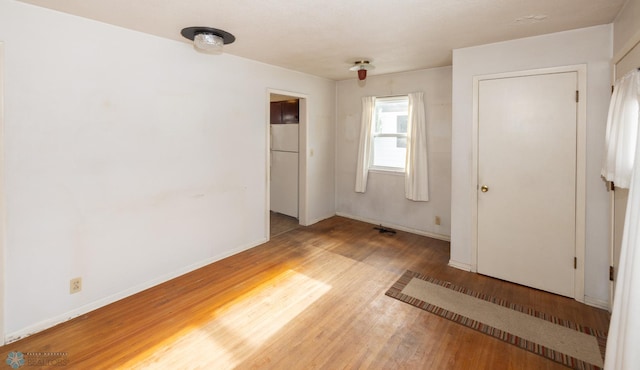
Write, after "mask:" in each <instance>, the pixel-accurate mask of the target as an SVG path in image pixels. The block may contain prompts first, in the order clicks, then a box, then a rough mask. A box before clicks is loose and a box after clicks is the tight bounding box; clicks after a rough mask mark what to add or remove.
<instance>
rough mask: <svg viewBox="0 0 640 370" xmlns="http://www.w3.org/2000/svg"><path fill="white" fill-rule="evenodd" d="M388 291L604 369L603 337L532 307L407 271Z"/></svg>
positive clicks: (546, 352) (572, 363)
mask: <svg viewBox="0 0 640 370" xmlns="http://www.w3.org/2000/svg"><path fill="white" fill-rule="evenodd" d="M386 295H388V296H389V297H393V298H396V299H398V300H400V301H403V302H406V303H409V304H411V305H413V306H416V307H418V308H421V309H423V310H425V311H428V312H431V313H433V314H436V315H438V316H441V317H444V318H446V319H449V320H451V321H454V322H457V323H459V324H461V325H464V326H467V327H469V328H472V329H475V330H478V331H480V332H482V333H485V334H487V335H490V336H492V337H495V338H498V339H500V340H503V341H505V342H507V343H511V344H513V345H516V346H518V347H520V348H523V349H526V350H528V351H530V352H533V353H536V354H538V355H540V356H543V357H546V358H548V359H550V360H553V361H556V362H559V363H561V364H563V365H565V366H568V367H571V368H574V369H580V370H583V369H584V370H595V369H601V368H602V367H603V363H604V360H603V359H604V353H605V345H606V341H607V338H606V335H604V334H603V333H602V332H599V331H597V330H594V329H591V328H587V327H584V326H581V325H578V324H575V323H573V322H570V321H566V320H562V319H559V318H557V317H554V316H551V315H548V314H545V313H543V312H539V311H536V310H533V309H531V308H527V307H523V306H520V305H516V304H513V303H509V302H507V301H505V300H503V299H499V298H495V297H491V296H488V295H485V294H480V293H477V292H473V291H470V290H468V289H465V288H463V287H459V286H456V285H453V284H451V283H449V282H444V281H439V280H436V279H434V278H431V277H428V276H425V275H421V274H419V273H417V272H413V271H408V270H407V271H406V272H405V273H404V275H402V277H401V278H400V279H399V280H398V281H397V282H396V283H395V284H394V285H393V286H392V287H391V288H390V289H389V290H388V291H387V292H386Z"/></svg>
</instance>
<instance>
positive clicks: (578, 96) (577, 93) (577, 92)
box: [576, 90, 580, 103]
mask: <svg viewBox="0 0 640 370" xmlns="http://www.w3.org/2000/svg"><path fill="white" fill-rule="evenodd" d="M578 102H580V91H578V90H576V103H578Z"/></svg>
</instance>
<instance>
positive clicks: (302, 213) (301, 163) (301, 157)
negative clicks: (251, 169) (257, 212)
mask: <svg viewBox="0 0 640 370" xmlns="http://www.w3.org/2000/svg"><path fill="white" fill-rule="evenodd" d="M266 94H267V96H266V114H265V117H266V119H265V121H266V137H265V140H266V176H265V189H266V191H265V234H266V240H267V241H268V240H270V239H271V233H270V231H269V230H270V227H271V219H270V216H269V212H270V210H271V114H270V112H271V94H278V95H286V96H291V97H293V98H297V99H299V100H300V104H299V109H300V113H299V116H300V122H299V123H298V223H299V224H300V225H302V226H307V225H308V215H307V193H308V191H307V155H306V153H307V122H308V120H309V115H308V109H307V107H308V105H309V96H308V95H306V94H301V93H297V92H294V91H287V90H280V89H272V88H268V89H267V92H266Z"/></svg>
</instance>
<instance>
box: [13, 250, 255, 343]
mask: <svg viewBox="0 0 640 370" xmlns="http://www.w3.org/2000/svg"><path fill="white" fill-rule="evenodd" d="M265 242H266V239H260V240H258V241H255V242H253V243H248V244H245V245H244V246H241V247H238V248H235V249H233V250H231V251H228V252H225V253H222V254H219V255H217V256H214V257H212V258H208V259H206V260H204V261H200V262H197V263H194V264H192V265H189V266H186V267H184V268H181V269H179V270H177V271H173V272H171V273H169V274H166V275H164V276H161V277H159V278H157V279H153V280H150V281H147V282H144V283H142V284H138V285H136V286H134V287H132V288H129V289H126V290H124V291H122V292H119V293H116V294H113V295H110V296H108V297H105V298H102V299H99V300H97V301H95V302H91V303H89V304H86V305H84V306H81V307H78V308H76V309H73V310H71V311H68V312H65V313H64V314H62V315H59V316H56V317H53V318H50V319H47V320H43V321H40V322H38V323H36V324H34V325H31V326H28V327H26V328H24V329H20V330H18V331H15V332H13V333H9V334H7V336H6V337H5V344H9V343H12V342H15V341H17V340H20V339H22V338H26V337H28V336H30V335H33V334H36V333H38V332H41V331H43V330H46V329H49V328H51V327H54V326H56V325H58V324H61V323H63V322H66V321H69V320H71V319H74V318H76V317H78V316H81V315H84V314H86V313H88V312H91V311H94V310H96V309H98V308H101V307H104V306H106V305H109V304H111V303H113V302H116V301H119V300H121V299H123V298H126V297H129V296H132V295H134V294H136V293H140V292H141V291H143V290H146V289H149V288H152V287H154V286H156V285H160V284H162V283H164V282H167V281H169V280H171V279H175V278H177V277H178V276H181V275H184V274H187V273H189V272H191V271H194V270H197V269H199V268H201V267H204V266H206V265H209V264H211V263H213V262H216V261H220V260H222V259H225V258H227V257H229V256H232V255H234V254H237V253H240V252H242V251H245V250H247V249H251V248H254V247H256V246H258V245H260V244H263V243H265Z"/></svg>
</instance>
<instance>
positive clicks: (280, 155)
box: [271, 124, 299, 218]
mask: <svg viewBox="0 0 640 370" xmlns="http://www.w3.org/2000/svg"><path fill="white" fill-rule="evenodd" d="M298 126H299V125H297V124H277V125H271V210H272V211H274V212H278V213H282V214H285V215H287V216H291V217H295V218H298Z"/></svg>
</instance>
